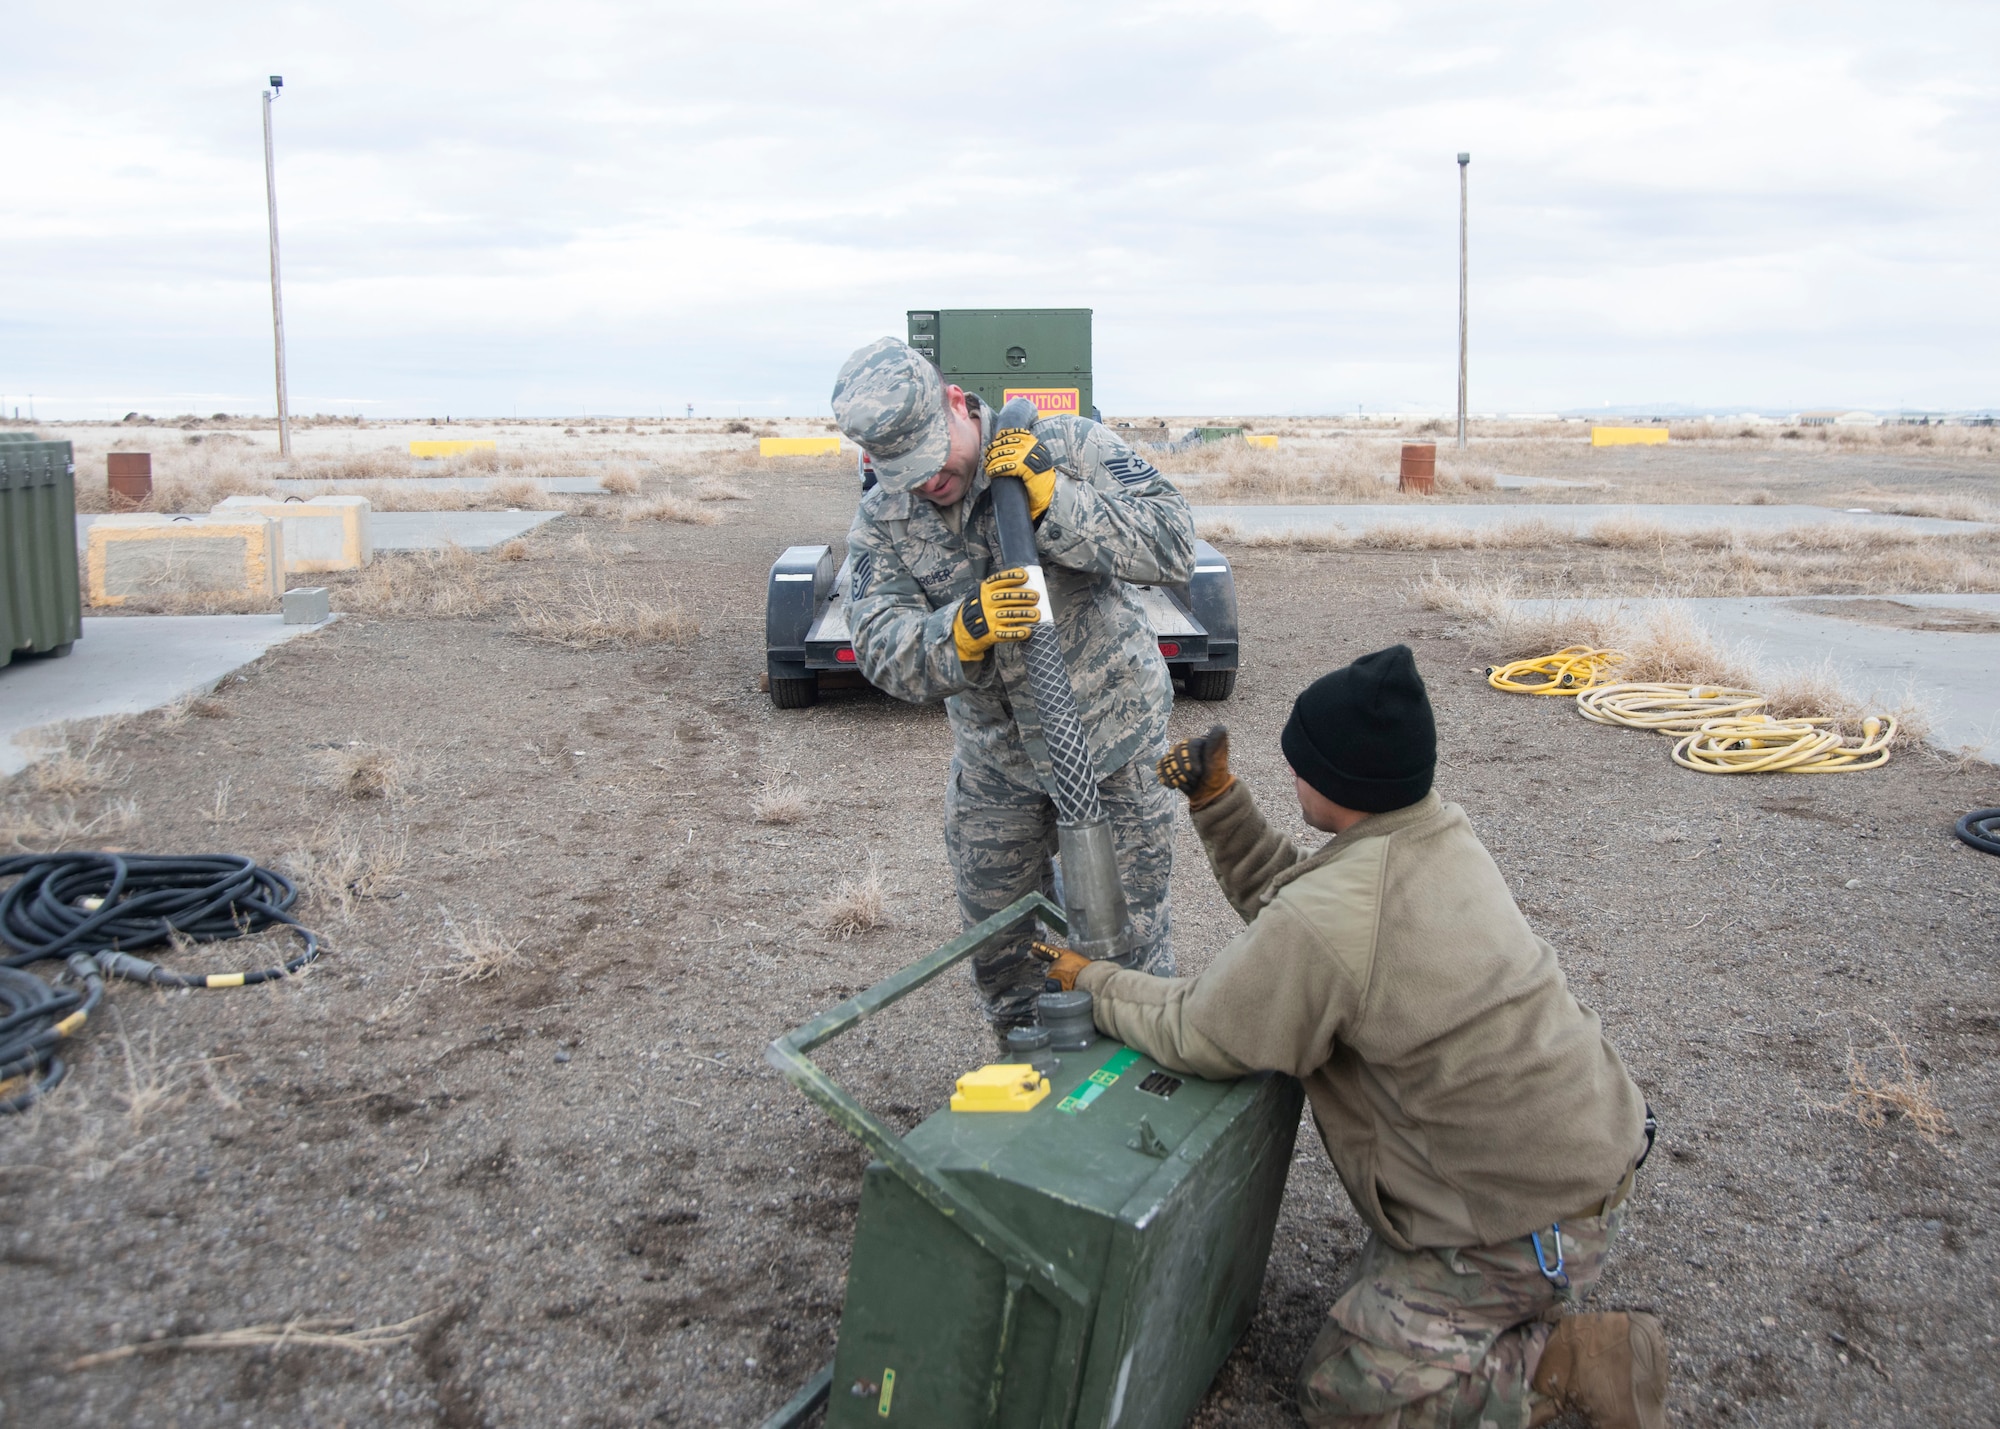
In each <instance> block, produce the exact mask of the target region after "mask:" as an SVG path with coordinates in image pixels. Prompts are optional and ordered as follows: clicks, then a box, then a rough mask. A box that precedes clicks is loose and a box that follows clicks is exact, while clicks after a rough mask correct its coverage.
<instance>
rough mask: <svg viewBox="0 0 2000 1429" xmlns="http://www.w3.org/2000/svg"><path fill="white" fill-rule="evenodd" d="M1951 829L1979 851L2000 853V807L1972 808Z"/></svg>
mask: <svg viewBox="0 0 2000 1429" xmlns="http://www.w3.org/2000/svg"><path fill="white" fill-rule="evenodd" d="M1951 831H1952V832H1953V833H1955V834H1957V835H1958V836H1959V838H1961V839H1962V840H1964V841H1965V842H1966V843H1969V844H1971V845H1972V846H1973V847H1974V848H1976V849H1978V850H1979V851H1980V852H1981V853H1992V854H2000V809H1974V810H1973V811H1972V812H1971V813H1969V814H1967V815H1966V816H1965V817H1964V818H1962V819H1960V820H1959V821H1958V822H1957V823H1956V824H1954V825H1953V826H1952V830H1951Z"/></svg>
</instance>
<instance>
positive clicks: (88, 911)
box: [0, 853, 319, 987]
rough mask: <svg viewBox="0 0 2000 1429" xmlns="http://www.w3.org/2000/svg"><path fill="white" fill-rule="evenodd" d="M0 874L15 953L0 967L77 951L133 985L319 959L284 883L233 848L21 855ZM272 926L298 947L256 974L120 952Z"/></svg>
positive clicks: (236, 978)
mask: <svg viewBox="0 0 2000 1429" xmlns="http://www.w3.org/2000/svg"><path fill="white" fill-rule="evenodd" d="M0 878H18V879H19V880H20V881H19V882H17V883H16V884H15V885H14V886H13V887H12V888H10V889H8V890H7V892H6V893H5V894H4V895H0V942H4V943H5V944H6V945H7V946H8V947H10V948H12V949H14V950H15V951H14V953H13V954H12V955H11V956H9V957H6V958H0V963H5V964H6V965H7V966H8V967H16V968H18V967H24V966H26V965H27V964H29V963H32V962H38V961H39V960H41V959H42V958H59V957H63V956H65V955H66V954H69V953H72V952H85V953H91V954H94V955H96V956H97V962H98V966H99V967H100V968H101V969H102V970H103V971H104V972H106V973H108V974H116V975H117V976H119V977H123V978H130V979H131V980H132V981H134V982H150V983H157V984H159V985H160V986H162V987H248V986H251V985H252V984H255V983H260V982H269V981H270V980H271V979H272V978H279V977H286V976H288V975H290V974H292V973H295V972H297V971H298V970H299V969H300V968H302V967H304V966H305V965H306V964H307V963H309V962H311V961H312V960H313V959H314V958H316V957H318V956H319V940H318V939H317V938H315V937H314V936H313V935H312V933H311V932H310V931H308V930H307V929H306V928H305V927H304V926H303V925H302V924H301V923H300V922H299V920H298V919H296V918H294V917H293V916H292V915H291V913H290V911H289V910H290V908H291V906H292V905H293V904H294V903H296V902H297V901H298V898H299V891H298V889H297V888H296V887H295V886H294V885H293V883H292V881H291V880H290V879H289V878H286V877H285V876H284V875H283V874H282V873H273V872H272V871H271V870H270V869H268V868H259V867H258V866H257V865H256V864H255V863H252V862H251V861H250V860H249V859H247V858H244V857H243V856H242V855H240V854H229V853H217V854H201V855H197V856H193V857H188V858H165V857H160V856H158V855H154V854H136V853H44V854H23V855H21V856H19V857H16V858H0ZM273 924H283V925H285V926H286V927H288V928H290V929H291V930H292V931H293V933H295V934H296V935H297V936H298V939H299V941H300V942H301V943H302V944H303V945H304V949H303V951H301V952H300V954H299V955H298V956H297V957H296V958H293V959H292V960H291V961H290V962H288V963H285V964H283V965H281V966H278V967H270V968H263V969H260V970H259V971H257V972H249V973H210V974H208V975H207V976H205V977H198V976H190V975H189V974H186V973H177V972H172V971H170V970H169V969H166V968H163V967H161V966H159V965H158V964H157V963H151V962H148V961H146V960H145V959H144V958H135V957H130V956H127V955H126V954H127V950H129V949H133V948H154V947H159V946H161V945H162V944H167V943H171V942H173V940H174V935H175V934H177V933H178V934H179V935H180V936H181V937H183V938H188V939H192V940H193V941H194V942H197V943H213V942H220V941H222V940H224V939H227V938H244V937H248V936H250V935H251V934H253V933H258V932H261V931H262V930H264V929H265V928H268V927H270V926H272V925H273ZM105 954H109V955H110V956H109V957H108V958H107V957H106V956H105Z"/></svg>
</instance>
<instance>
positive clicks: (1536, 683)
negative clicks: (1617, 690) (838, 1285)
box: [1486, 645, 1625, 695]
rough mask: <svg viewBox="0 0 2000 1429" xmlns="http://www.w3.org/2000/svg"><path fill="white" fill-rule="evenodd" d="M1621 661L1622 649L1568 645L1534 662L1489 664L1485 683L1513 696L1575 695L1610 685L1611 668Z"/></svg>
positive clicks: (1622, 659)
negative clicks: (1598, 648) (1592, 688)
mask: <svg viewBox="0 0 2000 1429" xmlns="http://www.w3.org/2000/svg"><path fill="white" fill-rule="evenodd" d="M1624 660H1625V652H1624V651H1623V650H1597V649H1593V648H1592V647H1590V646H1588V645H1571V646H1568V647H1566V648H1564V649H1561V650H1558V651H1556V653H1555V654H1553V655H1543V656H1541V657H1540V658H1538V659H1534V660H1514V661H1511V662H1509V663H1508V664H1505V665H1488V666H1487V667H1486V683H1487V684H1489V685H1491V686H1492V687H1493V688H1494V689H1496V690H1505V691H1507V692H1508V693H1509V694H1515V695H1576V694H1581V693H1582V692H1583V691H1585V690H1587V689H1590V688H1591V687H1593V686H1596V685H1603V684H1608V683H1610V679H1611V667H1612V666H1614V665H1618V664H1622V663H1623V662H1624Z"/></svg>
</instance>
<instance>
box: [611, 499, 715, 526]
mask: <svg viewBox="0 0 2000 1429" xmlns="http://www.w3.org/2000/svg"><path fill="white" fill-rule="evenodd" d="M618 516H619V519H620V520H622V521H625V522H627V523H628V524H629V523H630V522H634V521H673V522H677V523H679V524H680V525H683V526H713V525H714V524H715V523H716V522H717V521H718V520H720V519H721V518H720V517H718V516H717V515H716V514H715V513H714V512H713V511H711V510H709V509H708V508H707V507H706V506H701V505H697V504H696V503H695V502H694V501H692V500H689V499H688V498H686V497H680V496H673V495H667V496H655V497H652V498H650V499H648V500H645V501H630V502H627V503H626V504H625V505H624V506H622V507H620V508H619V511H618Z"/></svg>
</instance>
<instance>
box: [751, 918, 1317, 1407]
mask: <svg viewBox="0 0 2000 1429" xmlns="http://www.w3.org/2000/svg"><path fill="white" fill-rule="evenodd" d="M1024 915H1039V916H1040V917H1041V918H1042V921H1043V922H1045V923H1048V924H1050V925H1051V926H1052V927H1057V928H1059V927H1060V926H1061V914H1060V913H1059V912H1058V911H1057V910H1055V909H1054V907H1053V905H1050V904H1048V903H1047V902H1045V901H1044V900H1042V899H1040V898H1038V897H1035V896H1032V895H1031V896H1030V897H1029V898H1026V899H1023V900H1021V901H1020V902H1019V903H1016V904H1014V905H1013V906H1012V907H1010V908H1009V909H1007V910H1005V911H1004V912H1002V913H1000V914H998V915H996V916H995V917H994V918H991V919H988V920H987V921H986V922H985V923H982V924H980V925H979V926H978V927H976V928H973V929H971V930H969V931H968V932H967V933H966V934H965V935H964V937H962V938H960V939H958V940H956V941H955V942H954V943H951V944H947V945H946V946H945V947H944V948H941V949H939V950H938V952H937V953H934V954H932V955H931V957H930V958H927V959H925V960H924V961H922V962H920V963H917V964H913V965H912V966H911V967H910V968H907V969H905V970H904V971H903V972H902V973H899V974H897V975H896V977H894V978H891V979H889V980H887V981H885V982H884V983H881V984H879V985H878V986H876V987H874V988H871V989H869V991H868V992H866V993H863V994H861V995H860V996H859V997H857V998H854V999H851V1000H850V1001H849V1002H848V1003H845V1004H843V1005H842V1006H841V1007H840V1008H836V1009H835V1010H834V1011H833V1012H830V1013H828V1014H826V1015H825V1016H823V1017H821V1018H819V1019H816V1020H815V1021H814V1022H812V1023H809V1024H807V1026H806V1027H803V1028H800V1029H799V1030H798V1031H797V1032H795V1033H793V1034H791V1036H789V1037H787V1038H781V1039H780V1040H779V1041H778V1042H776V1043H773V1044H772V1054H771V1060H772V1061H773V1063H775V1064H776V1065H778V1066H779V1068H780V1069H781V1070H783V1071H784V1072H785V1074H786V1076H787V1077H789V1078H790V1079H791V1080H792V1081H793V1082H794V1083H795V1084H797V1085H798V1086H799V1087H800V1089H801V1090H803V1091H805V1092H806V1094H807V1095H808V1096H811V1097H812V1098H813V1099H814V1100H815V1101H818V1102H820V1104H821V1105H823V1106H825V1107H826V1108H827V1109H828V1110H829V1111H830V1112H831V1113H832V1114H833V1115H834V1116H835V1118H836V1119H837V1120H838V1121H840V1122H841V1123H842V1125H843V1126H845V1127H846V1129H848V1130H849V1131H850V1132H852V1133H853V1134H855V1135H856V1136H857V1137H859V1138H860V1139H861V1140H862V1141H863V1142H865V1143H867V1144H868V1145H869V1146H870V1148H871V1149H872V1150H874V1151H875V1153H876V1155H877V1156H878V1157H879V1158H880V1159H878V1160H877V1161H876V1162H875V1163H874V1164H872V1165H871V1166H870V1167H869V1168H868V1170H867V1172H866V1174H865V1176H864V1179H863V1183H862V1194H861V1210H860V1217H859V1220H858V1222H857V1224H856V1228H855V1235H854V1253H853V1259H852V1262H851V1264H850V1266H849V1269H848V1276H847V1296H846V1302H845V1306H844V1309H843V1312H842V1316H841V1323H840V1337H839V1343H838V1348H837V1349H836V1351H835V1356H834V1362H833V1364H832V1366H831V1367H830V1369H831V1372H830V1374H829V1372H828V1371H824V1370H823V1371H822V1372H821V1374H820V1376H819V1377H818V1378H817V1379H816V1380H815V1383H814V1386H809V1391H808V1392H812V1391H814V1390H815V1389H816V1397H814V1398H811V1399H808V1398H807V1394H806V1393H802V1395H801V1397H800V1398H799V1399H798V1400H795V1401H794V1404H793V1405H792V1406H788V1408H787V1410H783V1411H780V1413H779V1414H778V1415H777V1416H775V1417H774V1418H773V1419H772V1420H771V1421H769V1422H770V1423H771V1424H772V1425H782V1424H796V1423H799V1422H802V1419H803V1415H804V1413H805V1412H809V1410H810V1408H811V1407H812V1405H813V1404H815V1403H817V1402H818V1397H824V1399H825V1401H826V1406H827V1409H826V1423H827V1425H828V1426H836V1425H850V1426H851V1425H862V1424H869V1425H883V1424H889V1425H894V1424H906V1425H921V1426H953V1429H960V1426H963V1429H972V1426H979V1425H994V1426H1005V1429H1072V1426H1092V1429H1111V1426H1119V1429H1175V1426H1178V1425H1180V1424H1182V1423H1183V1422H1184V1421H1185V1420H1186V1418H1187V1416H1188V1415H1189V1414H1190V1413H1191V1412H1192V1411H1193V1409H1194V1408H1195V1406H1196V1405H1197V1404H1198V1403H1199V1402H1200V1400H1201V1397H1202V1394H1203V1393H1204V1391H1205V1390H1206V1389H1207V1387H1208V1384H1209V1382H1210V1381H1211V1380H1212V1379H1213V1378H1214V1376H1215V1373H1216V1371H1217V1370H1218V1369H1219V1368H1220V1367H1221V1365H1222V1362H1223V1360H1224V1359H1226V1358H1227V1357H1228V1355H1229V1352H1230V1349H1231V1348H1232V1347H1233V1346H1234V1345H1235V1343H1236V1341H1237V1339H1238V1338H1239V1337H1240V1336H1241V1335H1242V1333H1243V1331H1244V1329H1245V1328H1246V1327H1247V1326H1248V1324H1249V1323H1250V1317H1251V1315H1252V1313H1253V1312H1254V1310H1255V1308H1256V1303H1257V1296H1258V1293H1259V1291H1260V1289H1261V1288H1262V1285H1263V1280H1264V1265H1265V1261H1266V1259H1267V1258H1268V1257H1269V1254H1270V1250H1271V1237H1272V1233H1273V1231H1274V1229H1275V1226H1276V1223H1277V1216H1278V1206H1279V1202H1280V1200H1281V1198H1282V1197H1283V1194H1284V1186H1285V1176H1286V1173H1287V1171H1288V1170H1289V1169H1290V1166H1291V1158H1292V1143H1293V1139H1294V1137H1295V1136H1296V1134H1297V1131H1298V1123H1299V1112H1300V1108H1301V1105H1302V1103H1303V1093H1302V1092H1301V1089H1300V1087H1299V1084H1298V1083H1297V1082H1296V1081H1294V1080H1292V1079H1291V1078H1289V1077H1282V1076H1261V1075H1260V1076H1253V1077H1246V1078H1243V1079H1242V1080H1240V1081H1236V1082H1207V1081H1203V1080H1201V1079H1200V1078H1196V1077H1180V1076H1178V1075H1175V1074H1172V1073H1168V1072H1166V1071H1164V1070H1163V1069H1161V1068H1160V1067H1159V1066H1158V1064H1156V1063H1155V1062H1153V1061H1152V1060H1151V1059H1149V1058H1147V1057H1145V1056H1143V1055H1141V1054H1140V1053H1138V1052H1137V1051H1134V1050H1133V1049H1131V1048H1127V1047H1125V1046H1123V1045H1122V1044H1120V1043H1117V1042H1113V1041H1110V1040H1108V1039H1105V1038H1098V1039H1096V1040H1094V1041H1093V1042H1092V1043H1091V1045H1090V1046H1089V1047H1088V1048H1087V1049H1085V1050H1083V1051H1071V1052H1062V1053H1057V1054H1055V1055H1057V1056H1059V1057H1060V1059H1061V1065H1060V1066H1059V1067H1058V1068H1057V1069H1056V1070H1055V1071H1054V1073H1053V1074H1052V1075H1051V1076H1050V1077H1049V1083H1050V1091H1049V1093H1048V1094H1047V1096H1045V1097H1044V1098H1043V1099H1042V1100H1041V1101H1040V1102H1039V1103H1038V1104H1037V1105H1035V1106H1034V1107H1033V1108H1031V1109H1030V1110H1027V1111H1020V1112H956V1111H950V1110H946V1111H941V1112H939V1113H937V1114H936V1115H935V1116H932V1117H931V1118H930V1119H929V1120H927V1121H925V1122H924V1123H923V1124H922V1125H921V1126H919V1127H917V1128H916V1129H915V1130H914V1131H912V1132H910V1133H909V1135H907V1136H904V1137H897V1136H896V1135H895V1133H894V1132H893V1131H891V1130H890V1129H888V1128H887V1127H885V1126H883V1125H882V1124H881V1123H880V1122H878V1121H876V1120H875V1119H874V1118H873V1117H872V1116H870V1115H869V1114H868V1113H867V1112H866V1111H865V1110H864V1109H863V1108H861V1107H860V1106H859V1104H858V1103H855V1102H854V1101H853V1100H852V1098H850V1097H848V1096H847V1094H846V1093H845V1092H843V1091H841V1089H840V1088H838V1087H837V1086H835V1085H834V1084H833V1083H832V1082H831V1081H830V1080H828V1079H827V1078H826V1077H825V1075H824V1074H823V1073H821V1072H819V1070H818V1068H817V1067H815V1066H814V1065H813V1064H812V1063H811V1062H810V1061H808V1060H806V1058H805V1057H804V1056H803V1053H804V1052H805V1051H809V1050H810V1049H811V1047H813V1046H816V1045H818V1044H819V1043H820V1042H824V1041H825V1040H827V1039H828V1038H830V1037H832V1036H834V1035H837V1034H838V1033H839V1032H840V1031H842V1030H845V1028H847V1027H849V1026H852V1025H853V1024H854V1023H855V1022H858V1021H859V1020H861V1018H863V1017H866V1016H868V1015H870V1014H871V1013H872V1012H874V1011H875V1010H878V1009H879V1008H880V1007H882V1006H884V1005H886V1004H887V1003H888V1002H891V1001H894V1000H895V999H896V998H898V997H901V996H903V995H904V994H906V993H907V992H909V991H911V990H912V989H913V988H914V987H916V986H920V985H921V984H922V983H923V982H925V981H928V980H929V979H930V978H931V977H934V976H936V975H937V974H938V973H939V972H941V971H942V970H943V969H944V968H946V967H949V966H951V965H952V964H954V963H956V962H958V961H961V960H962V959H963V958H965V957H967V956H970V955H971V953H972V952H974V951H976V950H977V948H978V947H979V946H980V945H981V944H982V941H985V940H998V939H1002V938H1005V937H1007V936H1009V933H1008V929H1009V928H1010V927H1013V926H1015V925H1018V923H1019V922H1020V921H1021V919H1022V917H1023V916H1024ZM963 1070H967V1071H969V1070H972V1069H971V1068H969V1067H968V1068H965V1069H963ZM788 1413H790V1414H792V1416H793V1417H790V1418H788V1417H787V1414H788Z"/></svg>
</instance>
